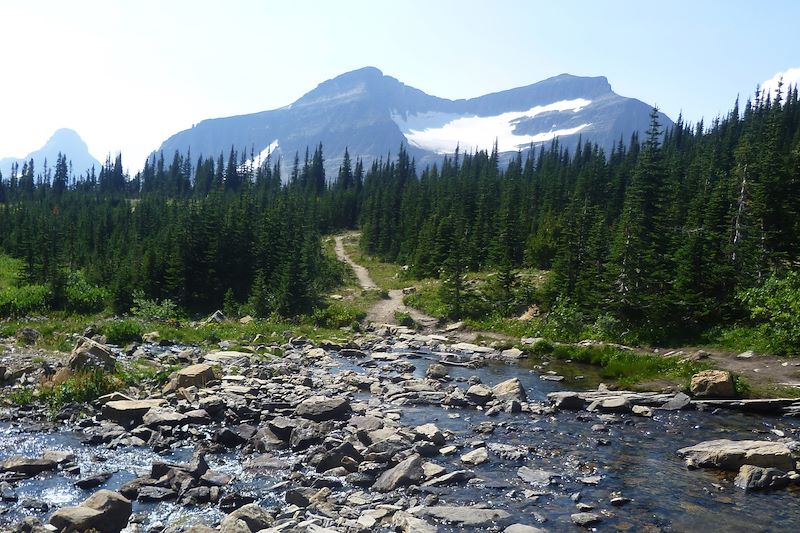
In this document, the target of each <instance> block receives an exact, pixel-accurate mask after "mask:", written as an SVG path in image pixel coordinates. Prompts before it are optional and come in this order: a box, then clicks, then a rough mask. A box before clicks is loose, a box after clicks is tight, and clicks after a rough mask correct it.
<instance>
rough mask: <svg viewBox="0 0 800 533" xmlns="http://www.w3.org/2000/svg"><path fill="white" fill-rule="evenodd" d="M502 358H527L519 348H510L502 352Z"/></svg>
mask: <svg viewBox="0 0 800 533" xmlns="http://www.w3.org/2000/svg"><path fill="white" fill-rule="evenodd" d="M500 357H502V358H504V359H524V358H525V357H527V356H526V355H525V352H523V351H522V350H520V349H519V348H509V349H507V350H503V351H502V352H500Z"/></svg>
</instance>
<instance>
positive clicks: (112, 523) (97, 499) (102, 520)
mask: <svg viewBox="0 0 800 533" xmlns="http://www.w3.org/2000/svg"><path fill="white" fill-rule="evenodd" d="M132 509H133V507H132V505H131V501H130V500H128V499H127V498H125V497H124V496H122V495H121V494H119V493H118V492H113V491H110V490H105V489H103V490H99V491H97V492H95V493H94V494H92V495H91V496H89V497H88V498H87V499H86V500H85V501H84V502H83V503H81V504H80V505H79V506H78V507H62V508H61V509H59V510H58V511H56V512H55V513H54V514H53V516H51V517H50V524H52V525H53V526H55V527H56V528H57V529H59V530H60V531H87V530H90V529H96V530H97V531H98V532H100V533H117V532H119V531H122V529H124V528H125V526H127V525H128V519H129V518H130V516H131V511H132Z"/></svg>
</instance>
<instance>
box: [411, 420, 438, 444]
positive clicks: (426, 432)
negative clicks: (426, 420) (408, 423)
mask: <svg viewBox="0 0 800 533" xmlns="http://www.w3.org/2000/svg"><path fill="white" fill-rule="evenodd" d="M414 432H415V433H416V434H417V435H419V436H420V437H421V438H423V439H425V440H429V441H431V442H432V443H434V444H436V445H437V446H443V445H444V443H445V438H444V435H443V434H442V432H441V431H439V428H438V427H436V425H435V424H423V425H421V426H417V427H415V428H414Z"/></svg>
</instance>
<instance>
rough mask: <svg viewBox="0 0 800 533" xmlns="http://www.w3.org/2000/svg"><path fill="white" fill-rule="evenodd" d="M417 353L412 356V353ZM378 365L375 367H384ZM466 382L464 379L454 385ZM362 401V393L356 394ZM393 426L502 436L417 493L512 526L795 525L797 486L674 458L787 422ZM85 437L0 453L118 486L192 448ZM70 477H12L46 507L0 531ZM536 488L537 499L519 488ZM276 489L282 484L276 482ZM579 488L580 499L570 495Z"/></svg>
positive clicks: (624, 420)
mask: <svg viewBox="0 0 800 533" xmlns="http://www.w3.org/2000/svg"><path fill="white" fill-rule="evenodd" d="M420 356H421V357H420ZM417 357H420V358H415V359H411V360H410V362H411V363H413V364H414V365H415V366H416V370H415V372H414V373H415V375H416V376H417V377H421V376H423V375H424V372H425V370H426V369H427V366H428V365H429V363H430V361H431V360H435V359H436V357H435V355H433V354H431V353H430V352H422V353H418V354H417ZM339 365H340V367H339V369H336V370H337V371H341V370H343V369H347V370H358V371H364V370H363V369H361V368H360V367H359V366H358V361H357V360H356V361H353V360H340V361H339ZM384 365H385V363H379V366H384ZM449 371H450V374H451V376H452V377H454V378H456V379H457V380H458V379H460V378H463V379H466V378H468V377H469V376H478V377H480V379H481V380H482V382H484V383H486V384H489V385H493V384H495V383H498V382H500V381H503V380H505V379H509V378H511V377H518V378H519V379H520V380H521V381H522V383H523V385H524V387H525V389H526V392H527V394H528V398H529V399H530V400H543V399H545V398H546V395H547V393H548V392H552V391H555V390H562V389H563V388H565V387H564V386H563V385H561V384H559V383H554V382H550V381H542V380H541V379H539V373H538V372H535V371H532V370H529V369H528V368H524V367H521V366H518V365H510V364H500V363H498V364H492V365H489V366H486V367H483V368H478V369H469V368H461V367H451V368H449ZM461 386H462V387H464V386H465V384H463V383H461ZM357 397H358V398H360V399H369V398H371V395H369V394H359V395H357ZM391 408H392V409H396V410H398V411H399V412H401V413H402V418H401V423H403V424H404V425H406V426H415V425H418V424H422V423H428V422H434V423H436V424H437V426H439V428H440V429H442V430H449V431H451V432H453V433H454V435H455V436H454V438H453V440H452V443H454V444H457V445H460V446H462V448H461V450H460V452H459V454H460V453H463V452H464V451H468V450H469V449H471V445H472V444H474V442H473V441H481V440H483V441H486V442H489V443H503V444H511V445H516V446H519V447H520V448H524V449H527V450H529V453H528V455H527V457H526V458H525V459H522V460H518V461H512V460H503V459H501V458H499V457H498V456H496V455H494V454H490V460H489V461H488V462H487V463H484V464H482V465H479V466H477V467H474V468H472V469H473V470H474V472H475V474H476V475H477V477H478V478H479V479H480V480H482V481H481V482H480V483H474V482H472V483H469V484H466V485H464V484H462V485H460V486H457V487H445V488H435V489H423V491H424V492H423V493H422V494H421V495H422V496H424V493H425V492H433V493H436V494H437V495H438V496H439V498H440V502H441V503H442V504H472V503H484V504H489V505H492V506H494V507H496V508H501V509H505V510H507V511H509V512H510V513H511V514H512V519H511V520H510V521H509V523H513V522H522V523H528V524H537V523H538V521H541V520H544V523H542V524H541V527H543V528H546V529H550V530H556V531H559V530H565V531H572V530H574V526H573V525H572V524H571V521H570V514H572V513H575V512H577V509H576V500H577V501H580V502H583V503H585V504H589V505H592V506H594V507H595V511H598V512H603V513H604V515H605V516H604V518H603V522H602V523H601V524H600V525H599V529H600V530H630V531H643V530H644V531H708V532H711V531H725V532H737V531H742V532H744V531H748V532H749V531H796V530H798V529H800V490H798V488H797V487H793V488H791V489H788V490H781V491H774V492H768V493H745V492H743V491H742V490H740V489H737V488H735V487H734V486H733V483H732V480H733V474H732V473H726V474H723V473H720V472H717V471H714V470H695V471H692V470H688V469H686V467H685V466H684V464H683V462H682V461H681V460H680V459H679V458H678V457H677V456H676V455H675V451H676V450H677V449H679V448H682V447H684V446H689V445H692V444H696V443H698V442H701V441H704V440H710V439H718V438H728V439H769V440H776V439H777V437H776V436H775V435H773V434H772V433H770V432H769V430H770V429H781V430H784V431H785V432H786V434H787V435H788V436H793V437H795V438H797V437H800V434H798V433H797V431H798V428H800V424H798V421H797V420H795V419H791V418H771V417H763V416H748V415H744V414H740V413H734V412H727V411H720V412H716V413H704V412H667V411H656V414H655V416H654V417H653V418H652V419H648V418H640V417H634V416H629V415H618V416H617V421H616V423H611V424H608V425H607V426H606V427H607V428H608V429H607V431H595V430H593V429H592V426H594V425H596V424H598V423H599V422H600V419H599V418H598V416H597V415H591V414H588V413H585V414H579V413H574V412H559V413H557V414H555V415H552V416H536V415H530V414H505V413H502V414H500V415H498V416H494V417H487V416H486V415H485V414H484V413H483V412H482V411H480V410H472V409H443V408H441V407H439V406H406V405H404V406H396V407H391ZM486 421H491V422H493V423H494V424H495V425H496V429H495V431H494V432H493V433H492V434H490V435H482V434H478V433H476V432H474V426H475V425H476V424H478V423H480V422H486ZM81 438H82V435H81V434H80V433H78V432H73V431H71V430H69V429H67V428H65V429H64V430H62V431H56V432H48V433H41V432H35V431H34V432H31V431H29V430H26V429H25V428H23V427H17V426H13V425H9V424H0V459H3V458H6V457H8V456H11V455H25V456H29V457H35V456H38V455H39V454H41V452H42V451H43V450H45V449H58V450H69V451H72V452H73V453H75V454H76V456H77V463H78V464H79V466H80V468H81V475H80V477H84V476H87V475H91V474H93V473H97V472H101V471H111V472H114V474H113V476H112V477H111V478H110V479H109V480H108V481H107V482H106V483H105V484H104V485H102V486H101V487H100V488H109V489H115V488H118V487H119V486H121V485H122V484H124V483H126V482H127V481H130V480H131V479H133V478H134V477H136V476H138V475H141V474H143V473H145V472H148V471H149V469H150V465H151V464H152V463H153V461H164V460H167V461H174V462H186V461H188V460H189V458H190V457H191V453H192V449H191V448H179V449H176V450H172V451H171V452H170V453H169V454H167V455H159V454H155V453H153V452H152V451H151V450H150V449H148V448H121V449H116V450H108V449H106V448H104V447H102V446H100V447H98V446H87V445H83V444H81V442H80V441H81ZM459 454H456V455H454V456H450V457H437V458H434V459H433V460H434V461H436V462H439V463H440V464H442V465H443V466H446V467H447V468H448V470H456V469H462V468H464V465H463V464H462V463H461V462H460V460H459ZM208 460H209V463H210V465H211V467H212V468H215V469H218V470H221V471H224V472H226V473H229V474H232V475H234V476H235V481H234V482H233V483H232V485H231V487H230V488H232V489H234V490H236V491H238V492H241V493H243V494H248V495H252V496H254V497H256V499H257V501H259V502H260V503H262V504H264V505H267V506H269V505H280V499H279V498H280V495H281V493H276V492H270V491H269V490H267V488H268V487H271V486H272V485H274V484H275V483H276V482H279V481H281V480H282V479H283V475H284V474H285V472H275V474H274V475H266V476H265V475H262V474H254V473H252V472H250V471H247V470H246V469H243V467H242V465H243V463H245V462H246V460H247V458H246V457H242V456H240V455H239V454H238V453H229V454H221V455H212V456H209V457H208ZM520 466H528V467H530V468H534V469H544V470H548V471H552V472H554V473H556V474H558V476H559V477H558V478H556V480H555V481H554V483H553V484H551V485H550V486H548V487H544V488H540V489H538V488H535V487H532V486H530V485H528V484H527V483H526V482H524V481H523V480H521V479H519V478H518V477H517V469H518V468H519V467H520ZM585 476H600V481H599V483H598V484H597V485H587V484H585V483H584V482H582V481H581V478H583V477H585ZM76 479H77V477H75V476H70V475H68V474H66V473H64V472H55V473H53V474H43V475H42V477H39V478H36V479H30V480H26V481H22V482H19V483H18V484H17V488H16V492H17V494H18V496H19V500H20V502H21V501H22V500H24V499H26V498H33V499H37V500H41V501H44V502H46V503H47V504H48V505H49V506H50V511H49V512H47V513H39V512H36V511H28V510H24V509H22V508H21V506H20V505H19V503H10V502H0V530H2V529H3V527H2V526H3V524H9V523H12V522H15V521H17V520H19V519H20V518H21V517H23V516H26V515H35V516H39V517H41V518H43V519H46V518H47V516H48V514H49V513H50V512H52V511H53V510H54V509H56V508H58V507H60V506H63V505H75V504H78V503H79V502H81V501H82V500H84V499H85V498H86V497H87V496H88V495H89V494H90V493H91V492H93V491H95V490H97V489H91V490H90V491H84V490H81V489H78V488H75V487H74V486H73V483H74V481H75V480H76ZM526 489H534V490H536V491H537V492H538V493H540V494H539V495H532V494H530V493H528V494H527V495H526V494H525V492H524V491H525V490H526ZM283 490H285V488H284V489H283ZM612 492H619V493H621V494H622V495H623V496H625V497H627V498H631V499H632V501H631V502H630V503H628V504H627V505H625V506H624V507H621V508H617V507H613V506H611V505H610V503H609V500H610V498H611V493H612ZM576 494H578V496H576ZM134 513H143V514H144V515H145V516H146V519H145V521H144V525H145V526H146V528H147V529H150V528H152V530H154V531H158V530H160V529H161V528H162V527H163V526H166V525H169V524H174V523H185V524H189V523H195V522H203V523H207V524H214V523H217V522H218V521H219V520H220V519H221V517H222V516H223V513H222V512H220V511H219V510H218V509H216V508H215V507H213V506H203V507H200V508H182V507H180V506H177V505H174V504H170V503H158V504H139V503H136V504H135V505H134Z"/></svg>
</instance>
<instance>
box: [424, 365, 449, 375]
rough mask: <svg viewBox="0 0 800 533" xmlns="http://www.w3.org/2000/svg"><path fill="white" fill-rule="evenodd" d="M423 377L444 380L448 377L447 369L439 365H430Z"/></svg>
mask: <svg viewBox="0 0 800 533" xmlns="http://www.w3.org/2000/svg"><path fill="white" fill-rule="evenodd" d="M425 377H427V378H429V379H445V378H447V377H448V372H447V367H446V366H444V365H443V364H441V363H431V365H430V366H429V367H428V370H426V371H425Z"/></svg>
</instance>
